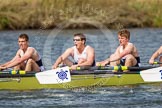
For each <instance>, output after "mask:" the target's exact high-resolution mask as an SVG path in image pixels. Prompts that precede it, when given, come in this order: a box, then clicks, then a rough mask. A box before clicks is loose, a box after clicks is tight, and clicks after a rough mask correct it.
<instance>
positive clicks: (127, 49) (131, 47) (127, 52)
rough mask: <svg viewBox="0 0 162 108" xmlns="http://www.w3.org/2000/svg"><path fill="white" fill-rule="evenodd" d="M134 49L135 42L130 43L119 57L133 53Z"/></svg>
mask: <svg viewBox="0 0 162 108" xmlns="http://www.w3.org/2000/svg"><path fill="white" fill-rule="evenodd" d="M132 51H133V44H129V45H128V46H127V47H126V48H125V49H124V51H123V52H122V53H120V54H119V59H121V58H122V57H124V56H126V55H128V54H131V53H132Z"/></svg>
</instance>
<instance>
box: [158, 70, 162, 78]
mask: <svg viewBox="0 0 162 108" xmlns="http://www.w3.org/2000/svg"><path fill="white" fill-rule="evenodd" d="M159 72H160V73H161V79H162V70H160V71H159Z"/></svg>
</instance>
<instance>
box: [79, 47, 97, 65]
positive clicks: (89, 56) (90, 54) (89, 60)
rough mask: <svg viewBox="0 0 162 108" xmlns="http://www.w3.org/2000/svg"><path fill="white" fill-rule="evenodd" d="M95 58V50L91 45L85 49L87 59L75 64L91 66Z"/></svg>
mask: <svg viewBox="0 0 162 108" xmlns="http://www.w3.org/2000/svg"><path fill="white" fill-rule="evenodd" d="M94 60H95V51H94V49H93V48H92V47H89V48H88V49H87V60H86V61H85V62H82V63H79V64H77V66H91V65H92V64H93V62H94Z"/></svg>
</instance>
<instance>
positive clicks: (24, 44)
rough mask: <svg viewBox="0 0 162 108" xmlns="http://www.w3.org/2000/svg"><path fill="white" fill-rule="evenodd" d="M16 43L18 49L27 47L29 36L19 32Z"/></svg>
mask: <svg viewBox="0 0 162 108" xmlns="http://www.w3.org/2000/svg"><path fill="white" fill-rule="evenodd" d="M18 44H19V47H20V49H22V50H24V49H26V48H27V47H28V45H29V37H28V35H27V34H20V36H19V38H18Z"/></svg>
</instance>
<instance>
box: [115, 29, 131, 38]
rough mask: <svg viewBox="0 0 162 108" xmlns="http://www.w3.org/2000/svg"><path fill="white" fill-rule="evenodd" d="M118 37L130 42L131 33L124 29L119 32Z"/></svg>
mask: <svg viewBox="0 0 162 108" xmlns="http://www.w3.org/2000/svg"><path fill="white" fill-rule="evenodd" d="M118 36H120V37H125V38H126V39H128V40H130V32H129V31H128V30H127V29H122V30H120V31H119V32H118Z"/></svg>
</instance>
